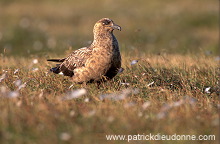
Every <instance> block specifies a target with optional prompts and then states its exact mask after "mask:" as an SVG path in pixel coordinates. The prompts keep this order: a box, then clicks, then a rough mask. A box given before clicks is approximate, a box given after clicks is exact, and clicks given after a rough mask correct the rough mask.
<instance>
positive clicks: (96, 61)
mask: <svg viewBox="0 0 220 144" xmlns="http://www.w3.org/2000/svg"><path fill="white" fill-rule="evenodd" d="M114 29H117V30H120V31H121V27H120V26H118V25H116V24H115V23H114V22H113V21H112V20H111V19H109V18H102V19H100V20H99V21H98V22H96V24H95V26H94V29H93V34H94V40H93V42H92V44H91V45H90V46H88V47H83V48H80V49H78V50H75V51H73V52H72V53H71V54H70V55H69V56H68V57H66V58H63V59H48V61H53V62H61V64H59V65H57V67H54V68H51V69H50V71H52V72H54V73H56V74H59V73H61V72H62V73H63V75H64V76H70V77H71V78H72V80H73V82H76V83H83V82H94V81H95V82H100V81H105V80H109V79H112V78H113V77H114V76H115V75H116V74H117V73H118V71H119V69H120V67H121V55H120V51H119V46H118V41H117V39H116V37H115V36H114V35H113V30H114Z"/></svg>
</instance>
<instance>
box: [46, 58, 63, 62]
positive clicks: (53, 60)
mask: <svg viewBox="0 0 220 144" xmlns="http://www.w3.org/2000/svg"><path fill="white" fill-rule="evenodd" d="M64 60H65V58H64V59H48V60H47V61H51V62H63V61H64Z"/></svg>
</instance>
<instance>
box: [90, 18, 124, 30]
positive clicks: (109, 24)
mask: <svg viewBox="0 0 220 144" xmlns="http://www.w3.org/2000/svg"><path fill="white" fill-rule="evenodd" d="M114 29H117V30H120V31H121V27H120V26H119V25H117V24H115V23H114V22H113V20H111V19H109V18H102V19H100V20H99V21H98V22H96V24H95V26H94V30H102V31H109V32H112V31H113V30H114Z"/></svg>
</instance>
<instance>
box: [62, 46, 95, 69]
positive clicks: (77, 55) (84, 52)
mask: <svg viewBox="0 0 220 144" xmlns="http://www.w3.org/2000/svg"><path fill="white" fill-rule="evenodd" d="M91 53H92V48H91V47H83V48H80V49H78V50H75V51H73V52H72V53H71V54H70V55H69V56H68V57H67V58H65V60H64V61H63V63H62V64H61V65H60V69H61V71H66V70H69V71H73V70H74V69H75V68H76V67H82V66H84V64H85V61H86V60H87V59H88V57H89V56H90V55H91Z"/></svg>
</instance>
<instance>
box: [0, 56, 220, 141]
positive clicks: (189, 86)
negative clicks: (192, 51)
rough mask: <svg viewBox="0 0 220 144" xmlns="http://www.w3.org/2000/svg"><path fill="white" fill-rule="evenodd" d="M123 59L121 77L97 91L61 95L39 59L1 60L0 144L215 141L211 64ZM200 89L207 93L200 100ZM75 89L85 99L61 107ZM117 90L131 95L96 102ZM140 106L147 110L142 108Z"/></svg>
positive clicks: (62, 81)
mask: <svg viewBox="0 0 220 144" xmlns="http://www.w3.org/2000/svg"><path fill="white" fill-rule="evenodd" d="M123 59H124V60H123V67H124V68H125V70H124V72H123V73H121V74H119V75H118V76H117V77H115V78H114V79H113V80H112V81H109V82H106V83H103V84H101V85H100V87H99V88H98V87H97V85H96V84H87V85H77V84H75V85H73V86H72V87H71V88H70V89H69V87H70V86H71V85H72V83H71V81H70V79H69V78H68V77H63V76H61V75H54V74H52V73H48V68H49V67H50V64H48V63H47V62H46V59H44V58H39V59H38V61H39V62H38V63H36V64H34V63H33V62H32V60H33V59H26V58H19V59H14V58H8V57H5V58H3V57H2V58H1V65H0V69H1V72H0V75H3V74H4V73H5V74H6V77H5V79H3V80H2V81H1V83H0V86H1V91H0V99H1V101H0V108H1V118H0V131H1V143H62V142H67V143H107V141H106V139H105V135H106V134H125V135H126V134H143V133H145V134H148V133H153V134H157V133H162V134H174V133H177V134H195V135H205V134H206V135H208V134H215V135H216V139H217V136H218V127H219V123H218V109H219V101H218V96H217V93H219V87H218V86H217V83H218V78H219V77H218V76H219V75H218V65H217V62H216V61H215V60H214V59H213V57H205V56H202V57H193V56H181V55H164V56H163V55H158V56H155V55H145V56H142V57H141V58H140V60H139V62H138V63H137V64H135V65H132V66H131V65H130V61H131V60H133V59H136V57H135V56H128V55H123ZM33 68H38V70H37V71H33ZM16 69H18V72H16V73H15V74H14V72H15V70H16ZM6 71H7V72H6ZM18 80H21V81H22V84H24V83H25V84H26V85H25V87H23V88H21V89H20V90H18V92H19V96H18V97H16V98H10V96H12V95H11V92H12V91H16V89H18V86H16V82H15V81H17V85H19V84H18ZM151 82H154V83H153V84H152V85H150V86H148V84H149V83H151ZM123 83H129V84H127V85H125V84H123ZM206 87H211V88H212V90H213V91H212V92H213V93H211V94H207V93H205V92H204V88H206ZM79 88H85V89H86V90H87V94H86V95H85V96H82V97H80V98H76V99H71V100H62V98H63V97H65V96H66V95H67V94H68V92H70V91H71V90H75V89H79ZM125 89H127V90H132V89H136V90H138V93H131V94H130V95H129V96H128V97H126V98H124V99H122V100H114V99H104V100H101V99H100V96H101V95H102V94H108V93H117V92H118V91H123V90H125ZM217 90H218V91H217ZM118 96H119V94H118V95H117V94H115V95H114V97H118ZM87 98H88V99H89V101H85V99H87ZM88 99H87V100H88ZM146 102H147V103H149V104H150V105H149V106H148V107H146V108H145V107H144V105H143V104H144V103H146ZM182 102H183V103H182ZM64 132H65V133H67V134H69V135H70V136H71V138H70V139H68V141H62V139H61V138H60V137H61V135H62V133H64ZM124 142H126V141H111V142H110V141H109V143H124ZM151 142H152V143H157V142H154V141H151ZM164 143H170V142H169V141H167V142H164ZM175 143H178V142H175ZM180 143H181V142H180ZM196 143H217V141H196Z"/></svg>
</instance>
